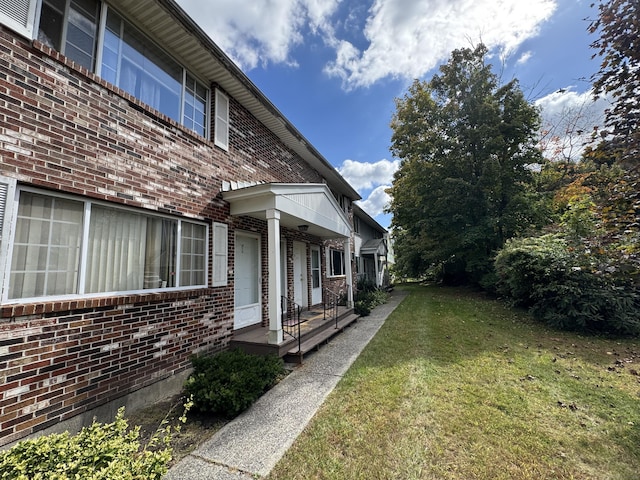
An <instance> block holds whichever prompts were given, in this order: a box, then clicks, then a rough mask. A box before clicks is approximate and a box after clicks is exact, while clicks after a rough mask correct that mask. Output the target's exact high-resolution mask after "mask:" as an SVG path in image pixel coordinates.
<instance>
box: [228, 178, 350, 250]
mask: <svg viewBox="0 0 640 480" xmlns="http://www.w3.org/2000/svg"><path fill="white" fill-rule="evenodd" d="M222 198H223V199H224V200H225V201H227V202H229V204H230V206H231V215H246V216H249V217H253V218H259V219H262V220H266V214H267V211H268V210H278V211H279V212H280V225H281V226H284V227H287V228H292V229H298V228H299V227H300V226H301V225H307V226H308V230H307V232H308V233H310V234H312V235H316V236H318V237H321V238H340V237H342V238H349V237H350V236H351V224H350V222H349V219H348V218H347V215H346V214H345V213H344V211H343V210H342V208H340V205H339V204H338V202H337V201H336V199H335V198H334V196H333V195H332V193H331V191H330V190H329V187H327V186H326V185H324V184H322V183H263V184H258V185H252V186H247V187H244V188H238V189H236V190H229V191H225V192H223V193H222Z"/></svg>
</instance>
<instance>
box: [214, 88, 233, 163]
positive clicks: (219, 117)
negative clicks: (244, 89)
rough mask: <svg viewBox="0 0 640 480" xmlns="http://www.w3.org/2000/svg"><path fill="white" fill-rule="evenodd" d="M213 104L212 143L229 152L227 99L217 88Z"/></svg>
mask: <svg viewBox="0 0 640 480" xmlns="http://www.w3.org/2000/svg"><path fill="white" fill-rule="evenodd" d="M215 104H216V105H215V124H214V127H213V130H214V132H213V136H214V140H213V143H214V144H215V145H216V146H218V147H220V148H222V149H223V150H225V151H229V97H228V96H227V95H225V94H224V93H223V92H222V91H221V90H220V89H218V88H216V99H215Z"/></svg>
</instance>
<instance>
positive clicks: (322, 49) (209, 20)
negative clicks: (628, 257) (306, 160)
mask: <svg viewBox="0 0 640 480" xmlns="http://www.w3.org/2000/svg"><path fill="white" fill-rule="evenodd" d="M591 2H592V0H178V3H179V4H180V5H181V6H182V7H183V8H184V9H185V10H186V12H187V13H188V14H189V15H191V16H192V17H193V18H194V19H195V20H196V21H197V22H198V23H199V24H200V26H201V27H202V28H203V29H204V30H205V31H206V32H207V33H208V34H209V36H210V37H211V38H212V39H213V40H214V41H215V42H216V43H217V44H218V45H219V46H220V47H221V48H222V49H223V50H224V51H225V52H226V53H227V54H228V55H229V56H230V57H231V58H232V59H233V60H234V61H236V63H237V64H238V65H239V66H240V67H241V68H242V69H243V71H244V72H245V73H246V74H247V75H248V77H249V78H250V79H251V80H252V81H253V82H254V83H255V84H256V85H257V86H258V87H259V88H260V89H261V90H262V91H263V93H264V94H265V95H266V96H267V97H268V98H269V99H270V100H271V101H272V102H273V103H274V105H275V106H276V107H277V108H278V109H279V110H280V111H281V112H282V113H283V114H284V115H285V116H286V117H287V118H288V119H289V121H290V122H292V123H293V124H294V125H295V126H296V128H297V129H298V130H299V131H300V132H301V133H302V134H303V135H304V136H305V137H306V138H307V139H308V140H309V141H310V142H311V143H312V144H313V145H314V146H315V147H316V148H317V149H318V151H320V152H321V153H322V154H323V155H324V157H325V158H326V159H327V160H329V161H330V162H331V163H332V164H333V165H334V166H335V167H336V169H338V171H340V172H341V173H342V174H343V176H344V177H345V178H347V180H349V182H350V183H351V184H352V185H353V187H354V188H355V189H356V190H358V192H359V193H360V195H361V196H362V198H363V200H362V201H361V202H360V205H361V206H362V208H363V209H365V210H366V211H367V212H368V213H369V214H370V215H371V216H372V217H374V218H375V219H376V220H378V222H379V223H380V224H381V225H383V226H384V227H388V226H389V224H390V217H389V215H385V214H383V213H382V210H383V208H384V205H385V203H387V202H388V196H387V195H386V194H385V192H384V190H385V188H386V187H388V186H389V185H390V184H391V181H392V178H393V172H394V171H395V170H396V169H397V167H398V164H399V162H398V160H397V159H394V158H393V157H392V156H391V154H390V152H389V147H390V144H391V130H390V128H389V123H390V121H391V117H392V115H393V113H394V111H395V104H394V99H395V98H398V97H401V96H402V95H404V93H405V92H406V90H407V87H408V86H409V85H410V84H411V82H412V81H413V79H415V78H420V79H424V80H429V79H430V78H431V77H432V76H433V75H434V74H435V73H437V68H438V66H439V65H441V64H442V63H445V62H446V61H447V60H448V58H449V54H450V52H451V51H452V50H454V49H456V48H462V47H472V46H473V45H475V44H477V43H479V42H480V41H482V42H484V43H485V44H486V45H487V46H488V47H489V48H490V50H491V53H492V62H493V63H494V64H495V70H494V71H495V72H496V73H498V74H500V75H501V78H502V79H503V80H504V81H508V80H511V79H512V78H518V80H519V81H520V85H521V88H522V89H523V91H524V92H525V95H526V96H527V97H528V98H529V99H530V100H531V101H532V102H535V103H536V104H538V105H539V106H540V107H541V109H542V113H543V124H544V125H545V132H548V133H547V135H546V137H545V138H546V139H547V143H545V145H546V146H547V147H548V149H549V150H552V149H553V150H554V151H555V154H556V155H564V156H567V157H575V156H576V155H578V154H579V152H580V150H581V148H582V143H583V141H582V140H581V139H576V137H575V135H574V136H572V137H567V136H566V135H565V134H564V133H563V132H565V131H566V130H567V129H568V128H569V127H571V126H574V129H575V125H576V124H578V126H579V127H580V130H583V131H584V132H587V133H588V132H591V131H592V129H593V125H597V124H601V122H602V111H603V109H604V106H605V104H606V102H605V101H604V100H601V101H600V102H598V103H596V104H593V103H592V102H591V100H590V99H591V94H590V84H589V81H588V79H589V77H590V76H591V75H592V73H593V72H594V71H596V70H597V67H598V59H596V60H591V55H592V54H593V50H592V49H590V48H589V43H590V42H592V41H593V40H594V39H595V38H594V37H593V35H589V34H588V33H587V26H588V24H589V22H588V20H587V19H588V18H593V17H594V16H595V15H596V10H595V8H591V7H590V4H591ZM549 139H552V140H549Z"/></svg>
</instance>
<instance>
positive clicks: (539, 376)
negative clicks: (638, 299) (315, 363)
mask: <svg viewBox="0 0 640 480" xmlns="http://www.w3.org/2000/svg"><path fill="white" fill-rule="evenodd" d="M403 288H407V289H409V291H410V296H408V297H407V298H406V299H405V300H404V301H403V302H402V304H401V305H400V306H399V307H398V308H397V309H396V310H395V312H394V313H393V314H392V315H391V316H390V317H389V318H388V320H387V321H386V323H385V325H384V326H383V327H382V328H381V330H380V331H379V333H378V334H377V335H376V337H375V338H374V339H373V340H372V341H371V343H370V344H369V345H368V346H367V348H366V349H365V351H364V352H363V353H362V355H360V357H359V358H358V360H357V361H356V363H355V364H354V365H353V366H352V367H351V369H350V370H349V371H348V372H347V374H346V375H345V377H344V378H343V379H342V380H341V381H340V383H339V384H338V386H337V388H336V389H335V390H334V392H333V393H332V394H331V395H330V397H329V398H328V400H327V401H326V402H325V404H324V405H323V407H322V408H321V409H320V411H319V412H318V414H317V415H316V416H315V417H314V419H313V420H312V422H311V423H310V425H309V426H308V427H307V428H306V430H305V431H304V432H303V434H302V435H301V436H300V437H299V438H298V440H297V441H296V442H295V443H294V445H293V447H292V448H291V449H290V450H289V452H288V453H287V454H286V455H285V457H284V458H283V459H282V460H281V461H280V462H279V463H278V465H277V466H276V468H275V469H274V471H273V472H272V473H271V475H270V476H269V478H270V479H272V480H275V479H287V480H290V479H355V478H357V479H418V478H422V479H464V480H468V479H492V480H493V479H510V480H511V479H607V480H611V479H638V478H640V376H639V375H638V373H639V372H640V341H639V340H638V339H604V338H599V337H588V336H580V335H576V334H571V333H566V332H558V331H553V330H549V329H547V328H545V327H543V326H541V325H539V324H536V323H533V322H532V321H531V320H530V318H529V316H528V315H526V314H525V313H522V312H518V311H514V310H511V309H508V308H506V307H504V306H503V305H502V304H501V303H499V302H496V301H494V300H487V299H485V298H483V297H481V296H479V295H477V294H475V293H472V292H470V291H468V290H462V289H445V288H439V287H420V286H411V287H403ZM361 321H363V322H366V321H367V320H366V318H364V319H362V320H361Z"/></svg>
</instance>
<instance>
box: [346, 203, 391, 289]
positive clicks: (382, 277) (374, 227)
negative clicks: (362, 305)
mask: <svg viewBox="0 0 640 480" xmlns="http://www.w3.org/2000/svg"><path fill="white" fill-rule="evenodd" d="M353 230H354V233H355V241H354V252H355V268H356V274H357V280H358V282H361V281H363V282H367V283H373V284H374V285H375V286H376V287H378V288H389V287H390V286H391V280H390V276H389V266H390V265H391V263H392V258H393V257H392V254H391V248H390V247H391V244H390V237H389V233H388V232H387V230H386V229H385V228H384V227H383V226H381V225H380V224H379V223H378V222H376V221H375V220H374V219H373V218H371V216H369V214H367V213H366V212H365V211H364V210H362V208H360V207H359V206H358V205H356V204H354V205H353Z"/></svg>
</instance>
